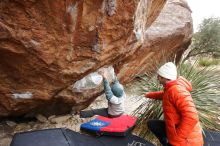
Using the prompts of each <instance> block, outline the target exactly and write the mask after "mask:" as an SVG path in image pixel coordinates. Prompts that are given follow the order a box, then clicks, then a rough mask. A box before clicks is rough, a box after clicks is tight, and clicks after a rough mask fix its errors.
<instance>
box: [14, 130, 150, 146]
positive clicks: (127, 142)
mask: <svg viewBox="0 0 220 146" xmlns="http://www.w3.org/2000/svg"><path fill="white" fill-rule="evenodd" d="M10 146H153V144H151V143H149V142H147V141H146V140H144V139H142V138H140V137H138V136H135V135H132V134H129V135H128V136H126V137H113V136H112V137H110V136H101V137H92V136H89V135H85V134H80V133H78V132H74V131H72V130H69V129H65V128H55V129H44V130H37V131H30V132H22V133H16V134H15V135H14V137H13V139H12V142H11V145H10Z"/></svg>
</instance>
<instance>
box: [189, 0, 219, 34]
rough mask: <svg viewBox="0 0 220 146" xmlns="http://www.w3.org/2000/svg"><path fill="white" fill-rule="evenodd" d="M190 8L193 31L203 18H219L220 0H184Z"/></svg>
mask: <svg viewBox="0 0 220 146" xmlns="http://www.w3.org/2000/svg"><path fill="white" fill-rule="evenodd" d="M186 1H187V2H188V4H189V6H190V8H191V10H192V18H193V27H194V31H196V30H198V25H199V24H200V23H201V22H202V20H203V19H204V18H210V17H219V18H220V0H186Z"/></svg>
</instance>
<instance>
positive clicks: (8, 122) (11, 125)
mask: <svg viewBox="0 0 220 146" xmlns="http://www.w3.org/2000/svg"><path fill="white" fill-rule="evenodd" d="M6 124H7V125H8V126H10V127H14V126H16V125H17V123H15V122H13V121H6Z"/></svg>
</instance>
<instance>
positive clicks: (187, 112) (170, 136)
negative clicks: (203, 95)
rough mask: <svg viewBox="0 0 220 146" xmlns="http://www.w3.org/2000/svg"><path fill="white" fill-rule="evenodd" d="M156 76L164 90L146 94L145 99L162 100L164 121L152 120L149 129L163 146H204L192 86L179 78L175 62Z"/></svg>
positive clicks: (167, 64) (164, 66)
mask: <svg viewBox="0 0 220 146" xmlns="http://www.w3.org/2000/svg"><path fill="white" fill-rule="evenodd" d="M157 74H158V80H159V82H160V84H162V85H163V87H164V90H163V91H158V92H149V93H146V94H145V97H147V98H151V99H159V100H162V102H163V112H164V121H163V120H149V121H148V122H147V125H148V128H149V129H150V130H151V132H153V133H154V134H155V136H156V137H157V138H158V139H159V141H160V143H161V144H162V145H163V146H170V145H171V146H202V145H203V137H202V128H201V126H200V123H199V117H198V112H197V110H196V107H195V104H194V102H193V100H192V97H191V95H190V91H191V90H192V85H191V83H190V82H189V81H187V80H186V79H185V78H183V77H181V76H180V77H178V78H177V69H176V66H175V64H173V63H172V62H168V63H166V64H164V65H163V66H161V67H160V68H159V70H158V71H157Z"/></svg>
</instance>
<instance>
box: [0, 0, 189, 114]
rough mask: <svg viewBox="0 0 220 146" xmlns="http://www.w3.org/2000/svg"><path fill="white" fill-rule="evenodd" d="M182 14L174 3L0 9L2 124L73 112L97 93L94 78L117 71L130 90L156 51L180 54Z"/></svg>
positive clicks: (110, 1)
mask: <svg viewBox="0 0 220 146" xmlns="http://www.w3.org/2000/svg"><path fill="white" fill-rule="evenodd" d="M164 5H165V6H164ZM186 6H187V4H186V3H185V1H177V0H175V1H174V0H172V1H171V0H168V1H167V2H166V0H126V1H125V0H84V1H78V0H65V1H64V0H53V1H51V0H10V1H8V0H2V1H0V117H8V116H21V115H32V114H36V113H44V114H47V115H50V114H61V113H65V112H68V111H70V110H73V111H78V110H80V109H83V108H85V107H86V106H88V105H89V104H90V103H91V102H92V101H93V100H94V99H95V98H96V97H97V96H98V95H100V94H101V93H102V90H103V88H102V84H101V82H102V78H101V77H100V76H99V75H98V74H97V71H98V70H104V71H106V72H108V73H109V74H110V76H109V79H110V80H112V79H113V76H112V75H113V71H115V72H116V74H117V76H118V78H119V79H120V81H121V82H122V83H128V82H130V81H131V80H132V79H133V78H134V77H135V75H137V74H139V73H143V72H145V71H148V70H149V65H150V64H153V61H154V60H153V59H152V56H158V57H157V58H155V59H157V60H158V61H160V55H161V54H162V52H163V51H162V50H168V51H169V53H168V54H166V55H165V56H167V58H169V57H170V56H171V55H173V54H176V53H177V52H180V51H181V50H184V48H185V47H183V46H187V45H185V44H187V43H188V42H189V41H190V39H191V34H192V20H191V12H190V10H189V9H188V8H187V7H186ZM163 7H164V8H163ZM161 10H162V12H161ZM160 12H161V13H160ZM158 15H159V17H158ZM155 54H156V55H155ZM179 54H180V55H181V53H179Z"/></svg>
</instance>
